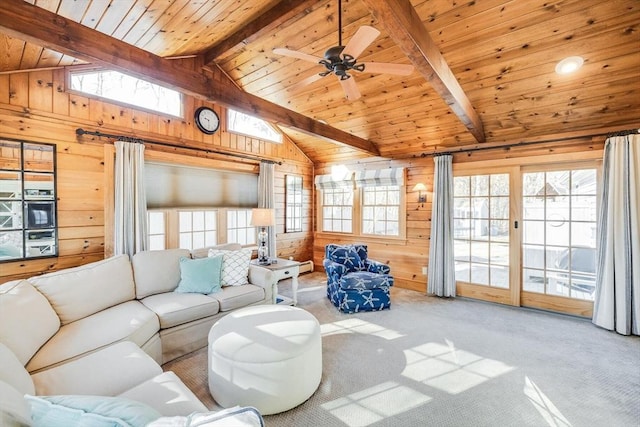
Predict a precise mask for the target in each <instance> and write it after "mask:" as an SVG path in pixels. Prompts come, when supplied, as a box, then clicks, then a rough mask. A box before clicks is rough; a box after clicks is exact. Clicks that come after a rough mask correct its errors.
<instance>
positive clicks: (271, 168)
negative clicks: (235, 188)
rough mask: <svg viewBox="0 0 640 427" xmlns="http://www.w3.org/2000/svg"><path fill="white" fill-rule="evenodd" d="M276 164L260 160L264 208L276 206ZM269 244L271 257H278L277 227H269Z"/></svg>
mask: <svg viewBox="0 0 640 427" xmlns="http://www.w3.org/2000/svg"><path fill="white" fill-rule="evenodd" d="M274 186H275V164H274V163H273V162H260V175H259V176H258V207H259V208H264V209H273V208H275V198H276V196H275V192H274ZM267 244H268V246H269V258H277V255H278V254H277V252H276V228H275V227H273V226H271V227H267Z"/></svg>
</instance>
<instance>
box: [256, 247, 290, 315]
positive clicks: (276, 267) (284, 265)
mask: <svg viewBox="0 0 640 427" xmlns="http://www.w3.org/2000/svg"><path fill="white" fill-rule="evenodd" d="M251 263H252V264H255V265H259V266H260V267H264V268H268V269H269V270H271V271H273V273H274V274H275V276H276V282H279V281H280V280H284V279H288V278H291V293H292V295H293V299H290V298H287V297H283V296H281V295H274V296H273V297H274V301H273V302H274V304H283V305H296V304H298V275H299V274H300V263H299V262H298V261H292V260H288V259H283V258H276V259H273V260H271V264H267V265H262V264H258V260H256V259H253V260H251ZM276 293H277V292H276ZM278 299H282V302H279V303H278V302H277V300H278Z"/></svg>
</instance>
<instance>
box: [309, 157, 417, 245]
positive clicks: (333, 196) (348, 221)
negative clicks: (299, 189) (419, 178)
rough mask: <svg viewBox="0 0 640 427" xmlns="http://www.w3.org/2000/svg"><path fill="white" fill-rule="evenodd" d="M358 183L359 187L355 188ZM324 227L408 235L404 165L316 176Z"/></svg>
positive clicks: (356, 232)
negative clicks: (338, 174) (336, 175)
mask: <svg viewBox="0 0 640 427" xmlns="http://www.w3.org/2000/svg"><path fill="white" fill-rule="evenodd" d="M354 186H355V188H354ZM316 188H317V189H318V190H319V193H320V199H319V201H320V204H321V209H319V212H320V218H319V220H318V222H319V224H321V231H323V232H334V233H350V234H353V235H359V236H372V237H400V238H402V237H404V235H405V230H404V228H405V223H404V217H405V214H404V209H405V207H404V191H403V189H404V169H403V168H390V169H382V170H368V171H359V172H357V173H356V174H355V179H354V177H353V175H352V174H347V175H346V176H344V177H342V178H338V179H335V178H334V177H332V176H331V175H318V176H316Z"/></svg>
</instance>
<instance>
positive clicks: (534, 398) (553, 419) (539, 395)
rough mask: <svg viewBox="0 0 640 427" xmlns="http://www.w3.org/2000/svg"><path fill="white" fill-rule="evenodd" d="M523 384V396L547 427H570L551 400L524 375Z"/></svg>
mask: <svg viewBox="0 0 640 427" xmlns="http://www.w3.org/2000/svg"><path fill="white" fill-rule="evenodd" d="M524 383H525V384H524V394H525V395H526V396H527V397H528V398H529V401H530V402H531V404H532V405H533V407H534V408H536V409H537V410H538V412H539V413H540V415H542V418H544V420H545V421H546V422H547V424H548V425H549V426H551V427H571V423H570V422H569V421H568V420H567V419H566V418H565V417H564V416H563V415H562V413H561V412H560V410H559V409H558V408H557V407H556V405H554V404H553V402H551V399H549V398H548V397H547V395H545V394H544V393H543V392H542V390H540V388H539V387H538V386H537V385H536V383H534V382H533V381H531V380H530V379H529V377H528V376H526V375H525V377H524Z"/></svg>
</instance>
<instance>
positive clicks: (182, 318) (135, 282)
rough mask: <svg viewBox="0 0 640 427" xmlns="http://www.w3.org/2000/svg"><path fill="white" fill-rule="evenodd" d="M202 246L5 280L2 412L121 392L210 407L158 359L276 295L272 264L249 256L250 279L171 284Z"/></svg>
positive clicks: (160, 402)
mask: <svg viewBox="0 0 640 427" xmlns="http://www.w3.org/2000/svg"><path fill="white" fill-rule="evenodd" d="M235 248H236V247H235V246H226V247H223V249H235ZM206 253H207V251H206V250H200V251H194V253H193V254H191V253H190V252H189V251H187V250H183V249H170V250H164V251H148V252H141V253H138V254H136V255H134V256H133V257H132V259H131V260H129V257H128V256H126V255H122V256H115V257H112V258H108V259H105V260H103V261H99V262H95V263H91V264H87V265H83V266H80V267H76V268H70V269H66V270H61V271H58V272H54V273H49V274H45V275H42V276H36V277H32V278H30V279H28V280H19V281H13V282H8V283H5V284H3V285H0V364H1V365H2V368H0V399H1V402H0V404H1V405H0V415H2V414H3V415H2V416H4V417H5V418H7V417H8V418H7V419H10V418H11V416H9V415H7V414H14V416H16V417H17V418H18V419H20V417H24V416H28V412H27V413H26V414H27V415H25V413H24V412H21V410H24V409H25V405H26V404H25V403H24V402H21V399H20V398H21V397H22V396H23V395H24V394H35V395H69V394H75V395H78V394H80V395H100V396H121V397H125V398H129V399H132V400H134V401H138V402H143V403H146V404H148V405H149V406H151V407H152V408H155V409H156V410H157V411H158V412H159V413H161V414H162V415H166V416H174V415H187V414H189V413H191V412H194V411H206V408H205V407H204V405H203V404H202V403H201V402H200V401H199V400H198V399H197V398H196V397H195V395H193V393H191V391H189V389H188V388H187V387H186V386H185V385H184V384H183V383H182V382H181V381H180V379H179V378H178V377H177V376H175V374H173V373H172V372H164V373H163V372H162V368H161V367H160V364H163V363H166V362H168V361H170V360H173V359H175V358H176V357H179V356H181V355H183V354H186V353H189V352H191V351H193V350H196V349H198V348H202V347H205V346H206V345H207V334H208V332H209V329H210V328H211V326H212V325H213V323H214V322H215V321H216V320H217V319H218V318H220V317H222V316H224V315H225V314H227V313H229V312H230V311H233V310H235V309H237V308H240V307H245V306H248V305H257V304H271V303H273V301H274V289H275V287H276V281H275V277H274V276H273V273H272V272H271V271H269V270H268V269H265V268H261V267H258V266H254V265H251V266H250V267H249V271H248V278H249V282H250V283H249V284H245V285H241V286H227V287H223V288H222V291H221V292H218V293H214V294H209V295H203V294H195V293H177V292H174V290H175V289H176V287H177V286H178V283H179V282H180V258H181V257H187V258H189V257H192V256H193V257H202V256H206ZM7 367H11V368H10V369H9V368H7ZM10 396H13V397H14V398H15V399H17V400H15V401H12V400H11V399H10V398H9V397H10ZM7 406H8V407H10V409H11V408H13V410H14V412H12V411H11V410H9V409H7ZM15 410H18V412H17V413H15ZM16 414H18V415H16ZM9 425H10V424H9Z"/></svg>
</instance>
